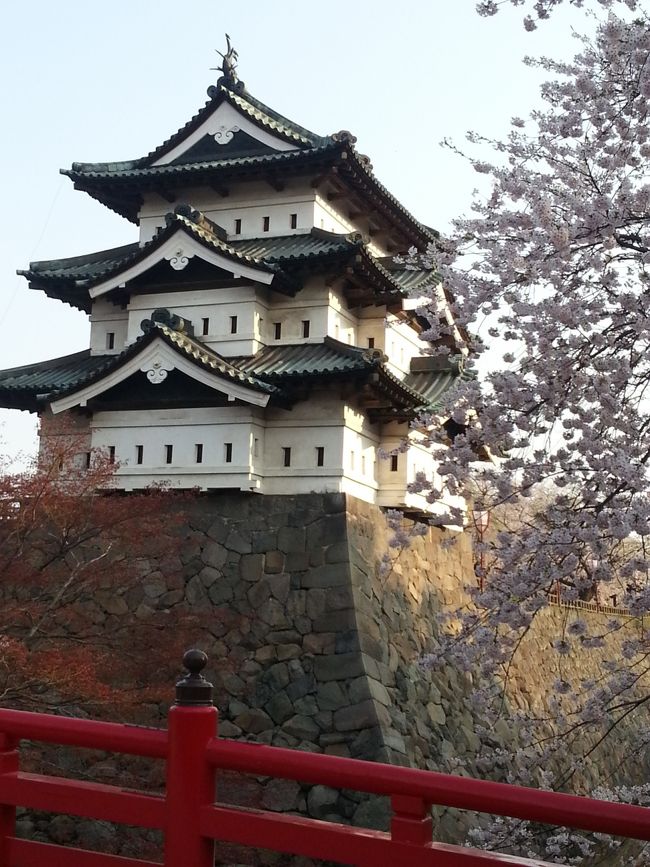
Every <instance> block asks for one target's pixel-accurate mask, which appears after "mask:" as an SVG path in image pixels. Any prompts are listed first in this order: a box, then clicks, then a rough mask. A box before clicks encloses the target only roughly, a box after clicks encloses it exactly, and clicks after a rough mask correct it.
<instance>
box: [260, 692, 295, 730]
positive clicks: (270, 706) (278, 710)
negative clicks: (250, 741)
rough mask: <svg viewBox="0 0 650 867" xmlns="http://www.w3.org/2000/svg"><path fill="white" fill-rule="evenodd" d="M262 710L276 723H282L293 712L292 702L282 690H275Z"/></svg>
mask: <svg viewBox="0 0 650 867" xmlns="http://www.w3.org/2000/svg"><path fill="white" fill-rule="evenodd" d="M264 710H265V711H266V712H267V713H268V715H269V716H270V717H271V719H272V720H273V722H274V723H275V724H276V725H282V723H283V722H284V721H285V720H288V719H289V717H290V716H292V715H293V712H294V711H293V704H292V702H291V700H290V699H289V697H288V696H287V694H286V692H284V691H280V692H276V693H275V695H273V696H272V697H271V698H270V700H269V701H268V702H267V703H266V704H265V705H264Z"/></svg>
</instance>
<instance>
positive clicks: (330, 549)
mask: <svg viewBox="0 0 650 867" xmlns="http://www.w3.org/2000/svg"><path fill="white" fill-rule="evenodd" d="M349 560H350V545H349V543H348V540H347V539H342V540H341V541H340V542H334V543H333V544H332V545H328V546H327V548H326V549H325V562H326V563H347V562H348V561H349Z"/></svg>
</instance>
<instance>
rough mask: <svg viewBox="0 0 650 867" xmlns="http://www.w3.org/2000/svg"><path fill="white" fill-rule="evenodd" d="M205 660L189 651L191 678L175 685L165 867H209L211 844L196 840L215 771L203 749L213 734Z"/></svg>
mask: <svg viewBox="0 0 650 867" xmlns="http://www.w3.org/2000/svg"><path fill="white" fill-rule="evenodd" d="M207 659H208V658H207V656H206V655H205V653H203V652H202V651H200V650H189V651H188V652H187V653H186V654H185V656H184V657H183V665H184V666H185V667H186V668H187V669H188V671H189V672H190V673H189V674H188V675H186V676H185V677H184V678H183V679H182V680H180V681H179V682H178V683H177V684H176V704H175V705H174V707H172V708H171V709H170V711H169V718H168V719H169V722H168V736H169V741H168V744H169V747H168V755H167V797H166V822H165V867H189V865H191V867H213V865H214V854H215V853H214V849H215V846H214V841H213V840H211V839H209V838H207V837H203V836H202V835H201V829H200V821H201V809H202V808H203V807H205V806H207V805H210V804H213V803H214V799H215V775H216V774H215V770H214V768H213V767H212V765H210V764H209V763H208V761H207V758H206V747H207V745H208V742H209V741H210V740H212V738H213V737H214V736H215V735H216V733H217V709H216V708H215V707H214V706H213V704H212V684H210V683H208V681H207V680H205V678H204V677H203V676H202V674H201V671H202V669H203V668H204V667H205V664H206V662H207Z"/></svg>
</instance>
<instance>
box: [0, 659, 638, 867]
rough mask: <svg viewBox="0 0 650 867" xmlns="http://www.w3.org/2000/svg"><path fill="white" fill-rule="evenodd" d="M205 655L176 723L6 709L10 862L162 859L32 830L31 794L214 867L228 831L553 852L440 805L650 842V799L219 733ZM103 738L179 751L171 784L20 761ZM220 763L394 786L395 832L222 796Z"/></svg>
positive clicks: (364, 857)
mask: <svg viewBox="0 0 650 867" xmlns="http://www.w3.org/2000/svg"><path fill="white" fill-rule="evenodd" d="M205 660H206V658H205V655H204V654H200V653H198V652H196V651H190V652H189V653H188V654H186V657H185V663H186V665H187V667H188V668H189V669H190V671H191V673H190V674H189V675H187V676H186V677H185V678H184V679H183V680H182V681H180V683H179V684H177V704H176V705H175V706H174V707H173V708H172V710H171V712H170V716H169V730H168V731H167V732H165V731H161V730H159V729H152V728H146V727H140V726H130V725H120V724H117V723H106V722H99V721H95V720H80V719H70V718H67V717H60V716H56V715H53V714H32V713H26V712H23V711H15V710H2V709H0V865H1V867H33V865H35V864H38V865H39V867H142V865H144V867H147V865H149V867H153V864H154V862H151V861H143V860H139V859H134V858H124V857H122V856H118V855H108V854H103V853H98V852H86V851H82V850H80V849H72V848H70V847H62V846H56V845H53V844H46V843H37V842H34V841H28V840H19V839H18V838H17V837H16V836H15V809H16V807H18V806H21V807H28V808H31V809H39V810H47V811H52V812H62V813H68V814H71V815H76V816H85V817H90V818H95V819H103V820H106V821H112V822H117V823H124V824H127V825H137V826H140V827H145V828H158V829H161V830H162V831H163V832H164V837H165V843H164V864H165V867H190V865H191V867H213V864H214V857H215V852H214V841H215V840H221V841H224V842H231V843H237V844H241V845H246V846H256V847H262V848H268V849H273V850H275V851H278V852H287V853H292V854H296V855H303V856H306V857H313V858H321V859H327V860H332V861H340V862H342V863H345V864H355V865H359V867H365V865H367V867H393V865H395V864H402V863H403V864H409V865H412V867H498V865H506V864H509V865H521V867H523V865H528V867H535V865H537V867H543V864H542V862H540V861H534V860H533V861H531V860H528V859H525V858H522V857H514V856H506V855H500V854H498V853H493V852H482V851H478V850H475V849H470V848H463V847H459V846H449V845H445V844H442V843H435V842H433V841H432V822H431V815H430V813H431V806H432V805H433V804H439V805H444V806H449V807H457V808H460V809H466V810H473V811H478V812H485V813H491V814H496V815H500V816H510V817H513V818H516V819H523V820H530V821H534V822H542V823H548V824H552V825H561V826H566V827H571V828H578V829H580V830H584V831H598V832H601V833H609V834H614V835H617V836H621V837H629V838H633V839H637V840H650V811H649V810H648V809H646V808H644V807H637V806H630V805H624V804H616V803H611V802H608V801H595V800H591V799H589V798H581V797H577V796H575V795H566V794H558V793H555V792H545V791H540V790H537V789H530V788H523V787H517V786H510V785H506V784H504V783H493V782H489V781H481V780H472V779H469V778H467V777H458V776H453V775H450V774H440V773H434V772H431V771H421V770H417V769H414V768H403V767H397V766H393V765H385V764H380V763H375V762H364V761H360V760H357V759H346V758H339V757H336V756H325V755H321V754H315V753H305V752H302V751H299V750H288V749H283V748H280V747H269V746H264V745H256V744H249V743H241V742H236V741H229V740H224V739H221V738H217V737H216V734H217V713H216V709H215V708H214V707H213V705H212V702H211V691H212V688H211V686H210V684H208V683H207V681H205V679H204V678H203V677H202V675H201V674H200V671H201V668H202V667H203V665H204V664H205ZM20 739H27V740H31V741H42V742H45V743H53V744H64V745H72V746H78V747H91V748H94V749H101V750H107V751H111V752H120V753H126V754H129V755H137V756H145V757H152V758H159V759H166V760H167V786H166V793H165V795H164V796H157V795H151V794H144V793H139V792H134V791H125V790H123V789H120V788H119V787H117V786H107V785H101V784H97V783H87V782H82V781H79V780H71V779H65V778H59V777H56V778H55V777H48V776H40V775H36V774H26V773H22V772H20V770H19V765H18V750H17V747H18V741H19V740H20ZM220 770H232V771H239V772H242V773H249V774H256V775H263V776H274V777H280V778H285V779H292V780H297V781H299V782H303V783H311V784H321V785H326V786H331V787H334V788H343V789H354V790H357V791H361V792H367V793H371V794H375V795H388V796H389V797H390V803H391V808H392V819H391V829H390V833H384V832H380V831H372V830H369V829H364V828H352V827H349V826H346V825H338V824H335V823H332V822H323V821H318V820H314V819H308V818H303V817H300V816H293V815H282V814H278V813H274V812H265V811H258V810H246V809H243V808H237V807H228V806H225V805H222V804H216V803H215V779H216V777H217V772H218V771H220Z"/></svg>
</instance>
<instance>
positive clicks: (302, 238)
mask: <svg viewBox="0 0 650 867" xmlns="http://www.w3.org/2000/svg"><path fill="white" fill-rule="evenodd" d="M230 245H231V247H233V249H235V250H238V251H239V252H240V253H245V254H247V255H248V256H253V257H254V258H255V259H259V260H260V261H264V262H278V263H282V264H286V263H287V262H288V261H291V260H296V259H311V258H313V257H314V256H320V255H330V254H333V253H334V254H336V253H346V252H347V253H349V252H351V251H352V250H353V249H354V248H356V247H361V246H362V241H361V240H360V239H356V238H355V237H351V236H350V235H338V234H334V233H333V232H325V231H323V230H322V229H313V230H312V231H311V232H310V233H309V234H306V235H283V236H281V237H276V238H247V239H246V240H243V241H230Z"/></svg>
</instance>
